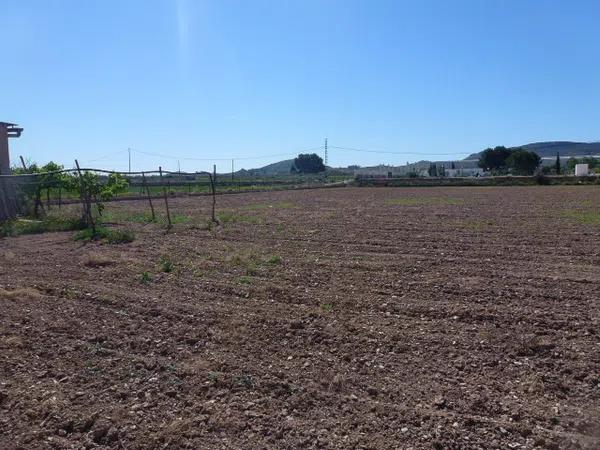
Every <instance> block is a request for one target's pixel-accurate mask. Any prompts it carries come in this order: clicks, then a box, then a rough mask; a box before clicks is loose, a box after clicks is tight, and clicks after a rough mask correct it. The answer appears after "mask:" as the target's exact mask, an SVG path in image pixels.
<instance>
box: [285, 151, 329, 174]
mask: <svg viewBox="0 0 600 450" xmlns="http://www.w3.org/2000/svg"><path fill="white" fill-rule="evenodd" d="M293 169H296V171H298V172H299V173H319V172H324V171H325V165H324V164H323V158H321V157H320V156H319V155H317V154H316V153H311V154H308V153H300V154H299V155H298V157H297V158H295V159H294V164H293V166H292V172H293Z"/></svg>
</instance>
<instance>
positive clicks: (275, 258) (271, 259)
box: [267, 255, 282, 264]
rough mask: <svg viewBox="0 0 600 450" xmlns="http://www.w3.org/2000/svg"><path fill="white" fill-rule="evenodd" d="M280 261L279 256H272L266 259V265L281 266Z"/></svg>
mask: <svg viewBox="0 0 600 450" xmlns="http://www.w3.org/2000/svg"><path fill="white" fill-rule="evenodd" d="M281 262H282V259H281V256H279V255H272V256H269V258H267V263H269V264H281Z"/></svg>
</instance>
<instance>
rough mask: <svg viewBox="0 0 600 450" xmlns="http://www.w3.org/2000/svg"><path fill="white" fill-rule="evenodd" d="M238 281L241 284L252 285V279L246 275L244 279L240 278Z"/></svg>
mask: <svg viewBox="0 0 600 450" xmlns="http://www.w3.org/2000/svg"><path fill="white" fill-rule="evenodd" d="M236 281H237V282H238V283H239V284H250V283H252V279H251V278H250V277H249V276H247V275H244V276H243V277H239V278H238V279H237V280H236Z"/></svg>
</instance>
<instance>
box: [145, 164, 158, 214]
mask: <svg viewBox="0 0 600 450" xmlns="http://www.w3.org/2000/svg"><path fill="white" fill-rule="evenodd" d="M142 187H144V188H145V189H146V195H147V197H148V203H150V211H152V222H156V216H155V215H154V206H153V205H152V197H151V196H150V189H149V188H148V184H147V183H146V174H145V173H144V172H142Z"/></svg>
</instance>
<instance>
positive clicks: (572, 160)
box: [567, 158, 579, 172]
mask: <svg viewBox="0 0 600 450" xmlns="http://www.w3.org/2000/svg"><path fill="white" fill-rule="evenodd" d="M577 164H579V160H578V159H577V158H569V160H568V161H567V170H568V171H569V172H574V171H575V166H576V165H577Z"/></svg>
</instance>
